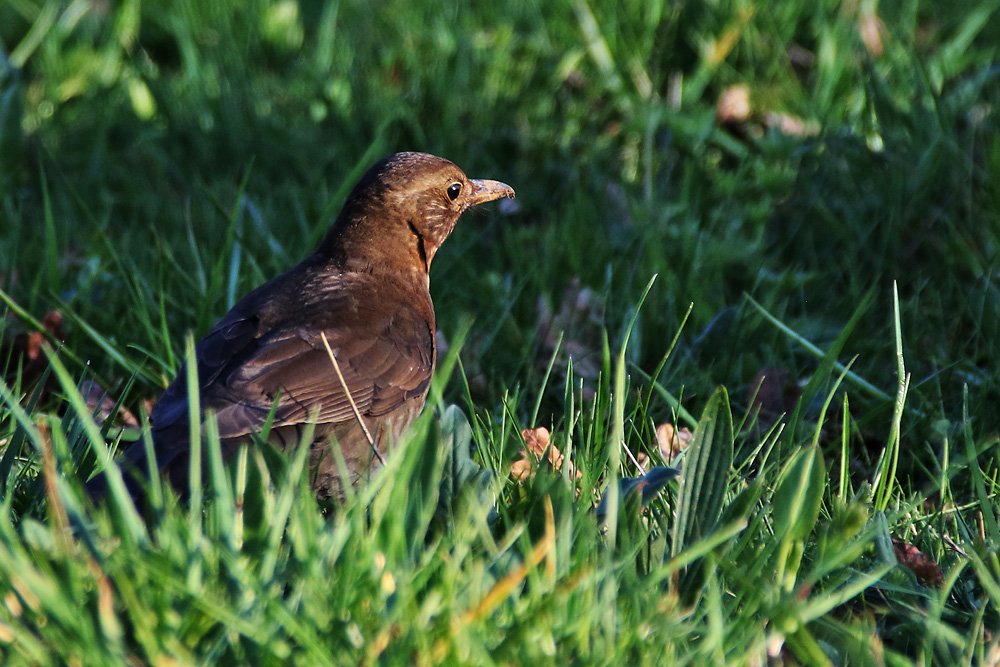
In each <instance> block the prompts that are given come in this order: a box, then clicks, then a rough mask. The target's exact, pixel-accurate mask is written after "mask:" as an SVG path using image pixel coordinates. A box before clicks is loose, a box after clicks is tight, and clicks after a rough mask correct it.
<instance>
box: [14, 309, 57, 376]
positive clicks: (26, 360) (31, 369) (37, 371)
mask: <svg viewBox="0 0 1000 667" xmlns="http://www.w3.org/2000/svg"><path fill="white" fill-rule="evenodd" d="M41 324H42V328H43V329H45V331H46V332H48V333H49V334H50V335H51V336H52V337H53V338H54V339H55V340H58V341H62V340H65V336H64V334H63V328H62V325H63V316H62V313H60V312H59V311H58V310H50V311H49V312H48V313H46V314H45V317H43V318H42V322H41ZM44 342H45V334H44V333H42V332H41V331H32V332H30V333H29V332H26V331H25V332H21V333H19V334H17V335H16V336H14V338H12V339H11V340H10V341H8V342H5V343H4V344H3V345H0V371H2V372H3V374H4V375H6V376H13V375H15V374H16V373H17V372H18V368H20V369H21V388H22V390H28V389H30V387H31V385H33V384H34V383H35V381H36V380H38V378H39V377H40V376H41V375H42V373H43V372H44V371H45V369H46V368H48V365H49V361H48V359H46V358H45V354H44V353H43V352H42V343H44ZM2 364H6V367H4V366H2ZM55 387H58V381H56V379H55V378H54V377H52V378H50V379H49V382H48V384H47V385H46V388H47V389H48V390H51V389H54V388H55Z"/></svg>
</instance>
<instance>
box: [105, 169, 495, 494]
mask: <svg viewBox="0 0 1000 667" xmlns="http://www.w3.org/2000/svg"><path fill="white" fill-rule="evenodd" d="M503 197H509V198H513V197H514V189H513V188H512V187H510V186H509V185H507V184H505V183H501V182H499V181H494V180H485V179H484V180H477V179H470V178H468V177H467V176H466V175H465V173H463V171H462V170H461V169H459V168H458V167H457V166H456V165H455V164H454V163H452V162H450V161H448V160H446V159H444V158H440V157H436V156H434V155H429V154H426V153H416V152H406V153H396V154H394V155H390V156H388V157H386V158H384V159H382V160H381V161H379V162H378V163H377V164H375V165H374V166H372V167H371V168H370V169H369V170H368V171H367V172H366V173H365V174H364V175H363V176H362V177H361V179H360V181H359V182H358V183H357V185H355V187H354V188H353V190H352V191H351V193H350V195H349V196H348V197H347V199H346V201H345V203H344V205H343V208H342V210H341V211H340V213H339V215H338V216H337V218H336V219H335V221H334V222H333V224H332V226H331V227H330V230H329V232H328V233H327V234H326V236H325V238H324V239H323V240H322V242H321V243H320V244H319V246H318V247H317V248H316V250H315V251H314V252H313V253H312V254H311V255H309V256H308V257H307V258H306V259H305V260H303V261H302V262H301V263H299V264H298V265H297V266H295V267H294V268H292V269H291V270H289V271H288V272H287V273H284V274H282V275H280V276H278V277H276V278H274V279H272V280H270V281H268V282H266V283H264V284H263V285H261V286H259V287H257V288H256V289H254V290H253V291H251V292H250V293H248V294H247V295H246V296H245V297H243V298H242V299H241V300H240V301H238V302H237V303H236V304H235V305H234V306H233V307H232V309H231V310H230V311H229V312H228V313H227V314H226V315H225V316H224V317H223V318H222V319H221V320H220V321H219V322H218V323H217V324H216V325H215V326H213V327H212V329H211V330H210V331H209V332H208V333H207V334H206V335H205V336H204V337H203V338H202V339H201V340H200V341H198V343H197V344H196V345H195V349H194V355H195V361H196V365H197V378H198V400H199V401H200V408H201V414H202V415H206V414H207V413H209V412H211V413H214V419H215V421H216V424H217V426H218V433H219V437H220V442H221V445H222V453H223V456H224V457H231V456H232V455H233V454H234V453H235V452H236V451H237V450H238V449H239V447H240V446H241V445H242V444H244V443H250V442H252V440H253V439H254V437H256V436H255V434H259V432H260V431H261V429H262V428H263V427H264V425H265V423H266V421H267V420H268V418H269V417H270V418H271V428H270V432H269V436H268V440H269V441H270V442H273V443H274V444H276V445H277V446H279V447H281V448H287V447H290V446H294V445H297V444H298V443H299V441H300V438H301V437H302V434H303V432H304V431H303V429H304V428H305V427H306V425H307V424H315V431H314V435H313V441H312V443H311V444H310V453H309V463H310V483H311V485H312V487H313V490H314V491H315V493H316V495H317V497H320V498H329V497H334V498H336V497H341V496H342V495H343V492H344V489H343V488H342V481H341V480H342V478H341V471H340V468H339V465H338V462H337V461H338V458H337V457H336V456H334V455H333V452H332V450H331V447H332V446H339V447H340V450H341V452H342V454H343V461H344V462H345V463H346V469H347V473H348V479H349V480H350V482H351V483H352V484H357V483H359V482H360V481H361V480H363V479H365V478H367V477H368V476H369V475H370V474H372V473H373V472H374V471H375V470H376V469H377V468H379V467H381V465H382V464H383V462H384V460H385V458H386V456H387V455H388V454H389V447H390V443H393V442H398V440H399V438H400V436H401V435H402V434H403V432H404V431H405V430H406V429H407V427H408V426H409V425H410V423H411V422H412V421H413V420H414V419H415V418H416V416H417V415H418V414H419V413H420V411H421V410H422V409H423V406H424V402H425V400H426V397H427V392H428V389H429V387H430V382H431V376H432V374H433V372H434V366H435V362H436V359H437V347H436V343H435V332H436V325H435V316H434V304H433V302H432V301H431V295H430V277H429V271H430V267H431V262H432V261H433V259H434V257H435V255H436V254H437V252H438V249H439V248H440V247H441V244H442V243H444V241H445V240H446V239H447V238H448V236H449V235H450V234H451V232H452V230H453V229H454V228H455V224H456V222H457V221H458V219H459V217H460V216H461V215H462V214H463V213H464V212H465V211H466V210H468V209H469V208H470V207H472V206H475V205H477V204H482V203H485V202H489V201H493V200H496V199H500V198H503ZM327 344H328V345H329V352H328V350H327V347H326V345H327ZM330 353H332V356H333V358H334V360H335V363H334V360H331V359H330ZM186 375H187V372H186V370H185V368H183V367H182V368H181V369H180V370H179V372H178V374H177V377H176V379H175V380H174V381H173V382H172V383H171V384H170V385H169V386H168V387H167V389H166V390H165V391H164V393H163V395H162V396H161V397H160V399H159V400H158V401H157V403H156V404H155V405H154V407H153V410H152V413H151V415H150V421H151V434H152V440H153V448H152V449H153V451H154V453H155V456H156V464H157V466H158V467H159V470H160V472H161V475H162V476H163V478H164V479H166V480H167V481H169V483H170V484H171V486H173V487H174V488H175V489H176V490H178V491H179V492H181V493H187V492H189V491H190V490H189V489H187V484H188V469H189V465H190V451H191V448H190V430H191V426H190V423H189V405H188V401H189V400H190V399H189V396H188V391H187V379H186ZM272 413H273V416H272ZM202 428H203V426H202ZM369 438H370V439H369ZM145 457H146V448H145V447H143V446H141V445H140V444H138V443H137V445H136V446H133V447H131V448H130V449H129V450H128V451H127V452H126V455H125V463H124V464H123V468H125V469H132V470H133V471H140V470H145V469H146V468H147V466H148V462H146V461H145ZM132 474H133V475H135V474H136V473H135V472H133V473H132ZM132 484H135V482H134V481H133V482H132Z"/></svg>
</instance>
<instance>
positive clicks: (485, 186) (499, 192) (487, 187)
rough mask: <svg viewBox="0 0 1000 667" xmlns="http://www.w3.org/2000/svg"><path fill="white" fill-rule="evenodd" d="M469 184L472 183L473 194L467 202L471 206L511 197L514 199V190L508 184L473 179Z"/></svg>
mask: <svg viewBox="0 0 1000 667" xmlns="http://www.w3.org/2000/svg"><path fill="white" fill-rule="evenodd" d="M469 182H470V183H472V192H471V193H470V194H469V198H468V200H467V201H468V205H469V206H475V205H476V204H482V203H484V202H488V201H493V200H494V199H500V198H501V197H510V198H511V199H513V198H514V188H512V187H510V186H509V185H507V184H506V183H501V182H500V181H487V180H479V179H473V180H471V181H469Z"/></svg>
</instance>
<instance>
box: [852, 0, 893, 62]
mask: <svg viewBox="0 0 1000 667" xmlns="http://www.w3.org/2000/svg"><path fill="white" fill-rule="evenodd" d="M858 34H859V35H860V36H861V41H862V42H864V45H865V48H866V49H868V53H869V54H870V55H871V56H872V57H873V58H878V57H880V56H881V55H882V53H883V52H884V51H885V47H884V45H883V44H882V40H883V38H884V37H886V36H887V35H888V32H887V31H886V29H885V24H884V23H883V22H882V19H880V18H879V17H878V14H876V13H875V11H874V10H870V11H866V12H863V13H862V14H861V16H859V17H858Z"/></svg>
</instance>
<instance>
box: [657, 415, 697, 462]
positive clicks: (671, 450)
mask: <svg viewBox="0 0 1000 667" xmlns="http://www.w3.org/2000/svg"><path fill="white" fill-rule="evenodd" d="M692 438H694V433H692V432H691V429H689V428H687V427H686V426H682V427H681V428H680V430H677V429H676V428H674V425H673V424H671V423H670V422H664V423H662V424H660V425H659V426H657V427H656V443H657V444H658V445H659V447H660V456H662V457H663V460H664V461H667V462H668V463H669V462H670V461H672V460H673V459H674V457H676V456H677V455H678V454H680V453H681V452H683V451H684V450H685V449H687V446H688V445H690V444H691V439H692Z"/></svg>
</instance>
